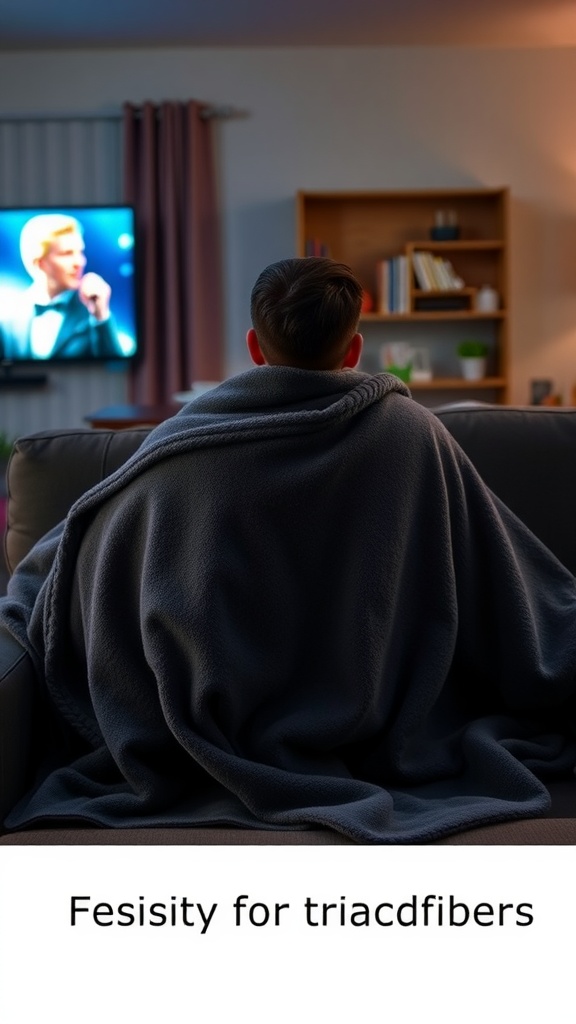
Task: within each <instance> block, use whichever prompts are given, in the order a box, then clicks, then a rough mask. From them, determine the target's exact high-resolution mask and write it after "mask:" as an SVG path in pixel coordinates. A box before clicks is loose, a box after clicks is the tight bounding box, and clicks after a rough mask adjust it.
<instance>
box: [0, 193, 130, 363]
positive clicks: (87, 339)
mask: <svg viewBox="0 0 576 1024" xmlns="http://www.w3.org/2000/svg"><path fill="white" fill-rule="evenodd" d="M135 258H136V253H135V234H134V211H133V209H132V207H129V206H59V207H34V208H26V209H24V208H19V209H15V208H12V209H0V364H1V365H2V366H3V367H4V368H8V369H9V368H10V367H11V366H12V365H13V364H17V363H28V364H36V365H38V364H43V365H44V366H46V365H47V364H50V363H53V362H59V363H63V362H70V361H75V362H77V361H92V360H99V361H102V360H106V361H110V360H129V359H132V358H133V357H134V356H135V355H136V354H137V352H138V333H137V317H136V267H135Z"/></svg>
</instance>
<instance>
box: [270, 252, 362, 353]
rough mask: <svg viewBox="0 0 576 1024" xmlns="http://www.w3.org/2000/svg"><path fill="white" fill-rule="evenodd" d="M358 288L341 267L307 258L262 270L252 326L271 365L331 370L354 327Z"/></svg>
mask: <svg viewBox="0 0 576 1024" xmlns="http://www.w3.org/2000/svg"><path fill="white" fill-rule="evenodd" d="M361 307H362V286H361V285H360V283H359V282H358V281H357V280H356V278H355V277H354V274H353V273H352V271H351V270H350V267H347V266H346V265H345V264H344V263H336V262H335V261H334V260H330V259H328V258H325V257H316V256H305V257H302V258H300V259H287V260H280V261H279V262H278V263H271V264H270V266H269V267H266V269H265V270H263V271H262V273H261V274H260V276H259V277H258V280H257V281H256V284H255V285H254V288H253V289H252V297H251V302H250V314H251V317H252V326H253V328H254V330H255V331H256V335H257V338H258V342H259V345H260V348H261V349H262V352H263V354H264V356H265V357H266V359H267V360H269V361H270V362H276V363H284V364H287V365H289V366H298V367H302V368H303V369H318V370H322V369H331V368H332V367H333V366H336V364H337V362H338V360H339V358H340V357H342V358H343V357H344V355H345V353H346V348H347V346H348V344H349V343H350V341H351V340H352V338H353V336H354V334H355V333H356V331H357V329H358V321H359V319H360V310H361Z"/></svg>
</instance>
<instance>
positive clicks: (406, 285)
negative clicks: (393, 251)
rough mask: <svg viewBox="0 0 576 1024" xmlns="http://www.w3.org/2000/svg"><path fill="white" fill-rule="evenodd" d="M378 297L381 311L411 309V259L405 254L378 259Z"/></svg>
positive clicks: (394, 311) (404, 311)
mask: <svg viewBox="0 0 576 1024" xmlns="http://www.w3.org/2000/svg"><path fill="white" fill-rule="evenodd" d="M376 297H377V304H378V312H379V313H408V312H409V311H410V279H409V260H408V257H407V256H405V255H401V256H393V257H391V258H390V259H387V260H378V262H377V264H376Z"/></svg>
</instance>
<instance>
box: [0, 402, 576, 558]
mask: <svg viewBox="0 0 576 1024" xmlns="http://www.w3.org/2000/svg"><path fill="white" fill-rule="evenodd" d="M434 412H435V413H436V415H437V416H438V418H439V419H440V420H441V421H442V422H443V423H444V425H445V426H446V427H447V429H448V430H449V431H450V432H451V433H452V434H453V436H454V437H455V438H456V440H457V441H458V442H459V444H460V445H461V446H462V448H463V449H464V451H465V452H466V453H467V454H468V456H469V457H470V458H471V460H472V462H473V463H474V465H475V466H476V468H477V470H478V472H479V473H480V475H481V476H482V477H483V478H484V480H485V482H486V483H487V484H488V486H489V487H491V488H492V490H493V491H494V492H495V493H496V494H498V496H499V497H500V498H502V500H503V501H504V502H505V503H506V504H507V505H509V506H510V508H511V509H512V510H513V511H514V512H516V514H517V515H518V516H519V517H520V518H521V519H522V520H523V521H524V522H525V523H526V524H527V526H529V527H530V529H531V530H532V531H533V532H534V533H535V534H536V535H537V536H538V537H540V539H541V540H543V541H544V543H545V544H547V545H548V547H549V548H550V549H551V550H552V551H553V552H554V553H555V554H556V555H557V557H558V558H559V559H560V561H562V562H563V563H564V565H566V566H567V568H568V569H569V570H570V571H571V572H572V573H573V574H574V575H576V481H575V478H574V477H573V476H572V459H573V458H575V456H576V409H558V408H547V407H532V406H530V407H514V406H490V405H481V404H465V403H462V404H455V405H448V406H444V407H441V408H438V409H435V410H434ZM148 432H149V430H148V429H147V428H140V429H134V430H120V431H113V430H90V429H78V430H47V431H44V432H42V433H37V434H31V435H28V436H26V437H22V438H20V439H19V440H18V441H17V442H16V444H15V447H14V451H13V453H12V456H11V458H10V462H9V465H8V473H7V483H8V497H9V500H8V523H7V530H6V536H5V552H6V563H7V566H8V569H9V571H10V572H13V571H14V568H15V567H16V565H17V564H18V562H19V561H20V560H21V559H22V558H23V557H24V555H25V554H26V553H27V552H28V551H29V550H30V548H31V547H32V545H33V544H34V542H35V541H36V540H37V539H38V538H39V537H41V536H42V535H43V534H44V533H46V532H47V531H48V530H49V529H51V528H52V526H55V525H56V523H58V522H60V520H61V519H63V518H64V517H65V515H66V513H67V511H68V509H69V508H70V506H71V505H72V504H73V502H74V501H75V500H76V499H77V498H79V497H80V496H81V495H82V494H83V493H84V492H85V491H86V490H88V488H90V487H92V486H93V485H94V484H96V483H98V482H99V481H100V480H103V479H104V477H106V476H108V475H109V474H110V473H112V472H113V471H114V470H115V469H117V468H118V466H120V465H122V463H123V462H125V461H126V459H127V458H128V457H129V456H130V455H132V453H133V452H135V451H136V449H137V448H138V447H139V446H140V444H141V443H142V441H143V440H144V438H145V437H146V435H147V434H148Z"/></svg>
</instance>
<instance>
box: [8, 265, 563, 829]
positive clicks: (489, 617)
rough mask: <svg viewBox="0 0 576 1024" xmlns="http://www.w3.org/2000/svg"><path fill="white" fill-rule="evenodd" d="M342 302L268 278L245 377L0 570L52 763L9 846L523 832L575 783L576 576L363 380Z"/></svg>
mask: <svg viewBox="0 0 576 1024" xmlns="http://www.w3.org/2000/svg"><path fill="white" fill-rule="evenodd" d="M361 297H362V291H361V287H360V285H359V283H358V281H357V280H356V278H355V277H354V275H353V274H352V272H351V270H350V269H349V268H348V267H346V266H344V265H341V264H339V263H337V262H333V261H332V260H329V259H325V258H314V257H309V258H304V259H286V260H282V261H280V262H278V263H275V264H272V265H271V266H269V267H267V268H266V269H265V270H264V271H263V272H262V274H261V275H260V276H259V278H258V280H257V281H256V283H255V285H254V289H253V292H252V299H251V319H252V325H251V327H250V328H249V330H248V332H247V344H248V349H249V352H250V355H251V357H252V359H253V362H254V363H255V364H256V365H255V366H254V367H253V368H252V369H249V370H246V371H245V372H243V373H240V374H238V375H236V376H234V377H231V378H229V379H228V380H225V381H224V382H222V383H221V384H220V385H219V386H218V387H216V388H213V389H212V390H211V391H209V392H207V393H205V394H203V395H202V396H200V397H198V398H197V399H195V400H194V401H192V402H190V403H189V404H188V405H187V406H185V407H183V408H182V409H181V410H180V411H179V412H178V414H177V415H175V416H174V417H172V418H171V419H169V420H167V421H165V422H164V423H162V424H160V425H159V426H158V427H156V428H155V429H154V430H152V431H151V432H150V434H149V435H147V437H146V439H145V441H144V442H143V444H142V446H141V447H140V449H139V450H138V451H137V452H136V453H135V454H134V455H133V456H132V457H131V459H130V460H129V461H128V462H127V463H126V465H125V466H124V467H122V468H121V469H120V470H118V471H117V472H116V473H115V474H113V476H111V477H109V478H108V479H106V480H104V481H103V482H102V483H101V484H98V485H97V486H96V487H94V488H93V489H92V490H91V491H89V492H88V493H87V494H85V495H84V496H83V497H82V498H81V499H80V500H79V501H77V502H76V504H75V505H74V507H73V509H72V510H71V511H70V513H69V515H68V517H67V519H66V521H65V522H64V523H63V524H61V526H60V527H58V528H56V529H55V530H53V531H52V533H50V534H48V535H47V536H46V537H45V538H43V540H42V541H40V542H39V543H38V544H36V546H35V547H34V549H33V550H32V551H31V553H30V554H29V555H28V556H27V558H26V559H25V560H24V562H23V563H22V564H21V566H20V567H19V569H18V570H17V572H16V573H15V574H14V576H13V577H12V579H11V581H10V585H9V591H8V595H7V597H6V598H5V599H4V601H3V603H2V605H1V607H0V616H1V620H2V622H3V626H4V628H5V629H7V630H9V631H10V633H11V634H12V636H13V637H16V639H17V640H18V641H19V642H20V644H21V645H22V646H23V647H24V648H25V649H26V650H27V651H28V653H29V655H30V657H31V658H32V659H33V661H34V664H35V666H36V668H37V672H38V677H39V687H40V688H41V690H42V692H43V695H44V700H45V708H46V717H45V719H44V732H45V735H46V746H47V751H46V760H45V762H44V763H43V765H42V766H41V770H40V772H39V775H38V779H37V782H36V785H35V787H34V788H33V789H32V790H31V792H29V793H28V794H26V796H25V797H24V798H23V799H22V800H21V801H20V803H19V804H18V805H17V806H16V807H15V808H14V809H13V810H12V811H11V812H10V814H9V815H8V817H7V819H6V823H5V824H6V827H7V828H22V827H25V826H26V825H30V824H33V823H38V822H42V821H44V822H49V821H53V820H54V819H58V818H64V819H72V820H75V821H92V822H95V823H97V824H99V825H102V826H108V827H120V826H124V827H126V826H130V825H138V826H146V825H147V826H159V825H170V826H200V825H207V824H212V825H219V824H220V825H221V824H226V825H229V826H230V825H235V826H240V827H244V828H265V829H294V828H304V829H306V828H309V827H320V828H327V829H332V830H335V831H336V832H338V833H341V834H342V835H344V836H347V837H348V838H349V839H352V840H355V841H357V842H362V843H380V844H384V843H411V842H425V841H431V840H434V839H438V838H441V837H443V836H446V835H449V834H451V833H454V832H458V831H461V830H464V829H470V828H472V827H474V826H476V825H481V824H486V823H491V822H498V821H503V820H508V819H514V818H519V817H524V818H525V817H530V816H534V815H538V814H541V813H543V812H544V811H545V810H546V807H547V802H548V800H549V797H548V794H547V791H546V789H545V787H544V785H543V783H542V781H541V779H542V778H546V777H550V776H553V775H557V776H562V775H565V774H570V773H571V772H572V770H573V768H574V765H575V764H576V737H575V734H574V730H573V724H574V707H575V701H576V644H575V642H574V624H575V617H576V581H575V580H574V578H573V577H572V576H571V575H570V573H568V572H567V571H566V570H565V569H564V568H563V566H562V565H561V564H560V563H559V562H558V561H557V560H556V558H555V557H554V556H553V555H552V554H551V552H549V551H548V549H547V548H545V547H544V546H543V545H542V544H541V543H540V542H539V541H538V540H537V539H536V537H535V536H534V535H533V534H532V533H531V532H530V531H529V530H528V529H527V528H526V527H525V526H524V525H523V524H522V523H521V522H520V521H519V520H518V519H517V518H516V517H515V516H514V515H513V514H512V512H511V511H510V510H509V509H508V508H507V507H506V506H505V505H503V504H502V503H501V502H500V501H499V500H498V499H497V498H496V497H495V496H494V495H493V494H492V493H491V492H490V491H489V490H488V489H487V488H486V486H485V485H484V484H483V482H482V480H481V479H480V477H479V476H478V474H477V473H476V471H475V469H474V468H473V466H472V464H471V463H470V462H469V460H468V459H467V457H466V456H465V454H464V453H463V451H462V450H461V449H460V448H459V446H458V445H457V444H456V442H455V441H454V440H453V439H452V437H451V435H450V434H449V433H448V432H447V431H446V429H445V428H444V427H443V425H442V424H441V423H440V421H439V420H438V419H437V418H436V417H435V416H434V415H433V413H432V412H430V411H429V410H427V409H425V408H424V407H423V406H421V405H419V404H418V403H416V402H415V401H414V400H413V399H412V398H411V395H410V392H409V391H408V388H407V387H406V385H405V384H403V383H402V382H401V381H400V380H398V379H397V378H396V377H394V376H392V375H390V374H386V373H383V374H370V373H366V372H363V371H362V370H360V369H359V368H358V365H359V359H360V355H361V351H362V336H361V334H360V333H359V330H358V325H359V316H360V307H361ZM51 737H55V739H54V740H52V739H51Z"/></svg>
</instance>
